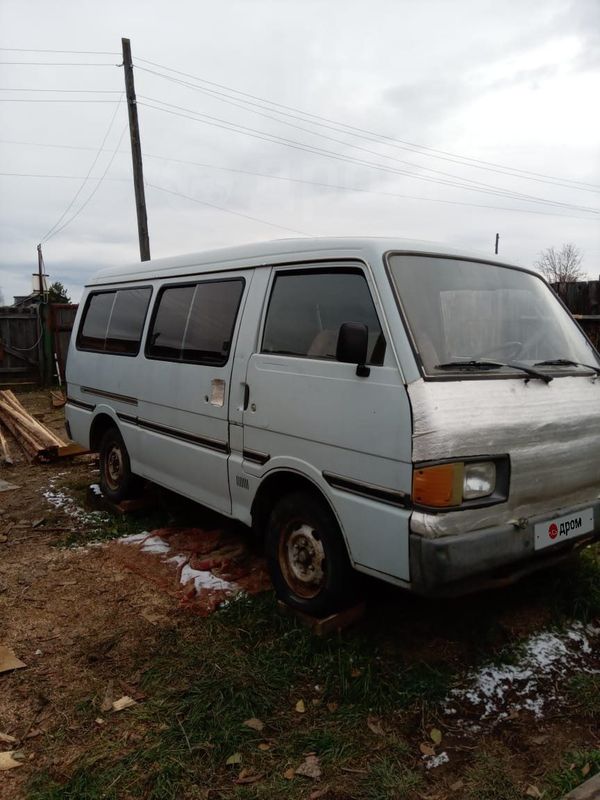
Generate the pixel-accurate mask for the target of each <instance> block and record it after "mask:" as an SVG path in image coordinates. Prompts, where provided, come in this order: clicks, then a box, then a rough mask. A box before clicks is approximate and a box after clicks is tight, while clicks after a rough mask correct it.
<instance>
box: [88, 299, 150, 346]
mask: <svg viewBox="0 0 600 800" xmlns="http://www.w3.org/2000/svg"><path fill="white" fill-rule="evenodd" d="M151 294H152V290H151V289H150V288H149V287H144V288H140V289H119V290H117V291H112V292H97V293H95V294H92V295H90V296H89V298H88V301H87V304H86V308H85V311H84V313H83V320H82V323H81V326H80V328H79V335H78V337H77V347H78V349H79V350H95V351H103V352H106V353H117V354H119V353H120V354H122V355H136V354H137V353H138V351H139V349H140V341H141V338H142V330H143V328H144V320H145V318H146V312H147V310H148V304H149V302H150V295H151Z"/></svg>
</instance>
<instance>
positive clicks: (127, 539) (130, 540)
mask: <svg viewBox="0 0 600 800" xmlns="http://www.w3.org/2000/svg"><path fill="white" fill-rule="evenodd" d="M148 536H150V534H149V533H148V531H142V532H141V533H132V534H130V535H129V536H122V537H121V538H120V539H118V541H119V542H124V543H125V544H135V542H143V541H144V539H146V538H147V537H148Z"/></svg>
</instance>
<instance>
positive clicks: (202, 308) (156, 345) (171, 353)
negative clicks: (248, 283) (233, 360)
mask: <svg viewBox="0 0 600 800" xmlns="http://www.w3.org/2000/svg"><path fill="white" fill-rule="evenodd" d="M243 291H244V281H243V280H242V279H240V278H234V279H228V280H222V281H205V282H203V283H196V284H190V285H185V286H167V287H165V288H163V289H162V290H161V293H160V295H159V297H158V300H157V304H156V310H155V312H154V319H153V321H152V325H151V327H150V332H149V334H148V342H147V344H146V355H147V356H148V358H158V359H163V360H166V361H184V362H188V363H192V364H214V365H216V366H223V365H224V364H226V363H227V359H228V358H229V351H230V349H231V337H232V335H233V328H234V325H235V320H236V316H237V312H238V308H239V305H240V300H241V297H242V292H243Z"/></svg>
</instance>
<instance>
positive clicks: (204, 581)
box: [180, 564, 235, 592]
mask: <svg viewBox="0 0 600 800" xmlns="http://www.w3.org/2000/svg"><path fill="white" fill-rule="evenodd" d="M180 580H181V583H182V584H183V585H185V584H186V583H188V582H189V581H191V580H193V581H194V586H195V587H196V591H197V592H199V591H200V590H201V589H225V590H229V591H231V590H233V589H235V584H233V583H230V582H229V581H224V580H223V579H222V578H217V577H216V576H215V575H213V574H212V572H209V571H206V570H198V569H192V567H190V565H189V564H185V566H184V567H183V568H182V570H181V578H180Z"/></svg>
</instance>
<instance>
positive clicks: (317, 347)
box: [306, 328, 339, 358]
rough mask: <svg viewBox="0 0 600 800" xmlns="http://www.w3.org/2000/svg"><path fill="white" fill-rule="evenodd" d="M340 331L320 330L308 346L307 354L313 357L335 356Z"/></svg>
mask: <svg viewBox="0 0 600 800" xmlns="http://www.w3.org/2000/svg"><path fill="white" fill-rule="evenodd" d="M338 336H339V331H333V330H330V329H327V328H326V329H325V330H323V331H319V333H317V335H316V336H315V338H314V339H313V340H312V343H311V345H310V347H309V348H308V352H307V354H306V355H307V356H309V357H311V356H312V357H313V358H335V354H336V350H337V341H338Z"/></svg>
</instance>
